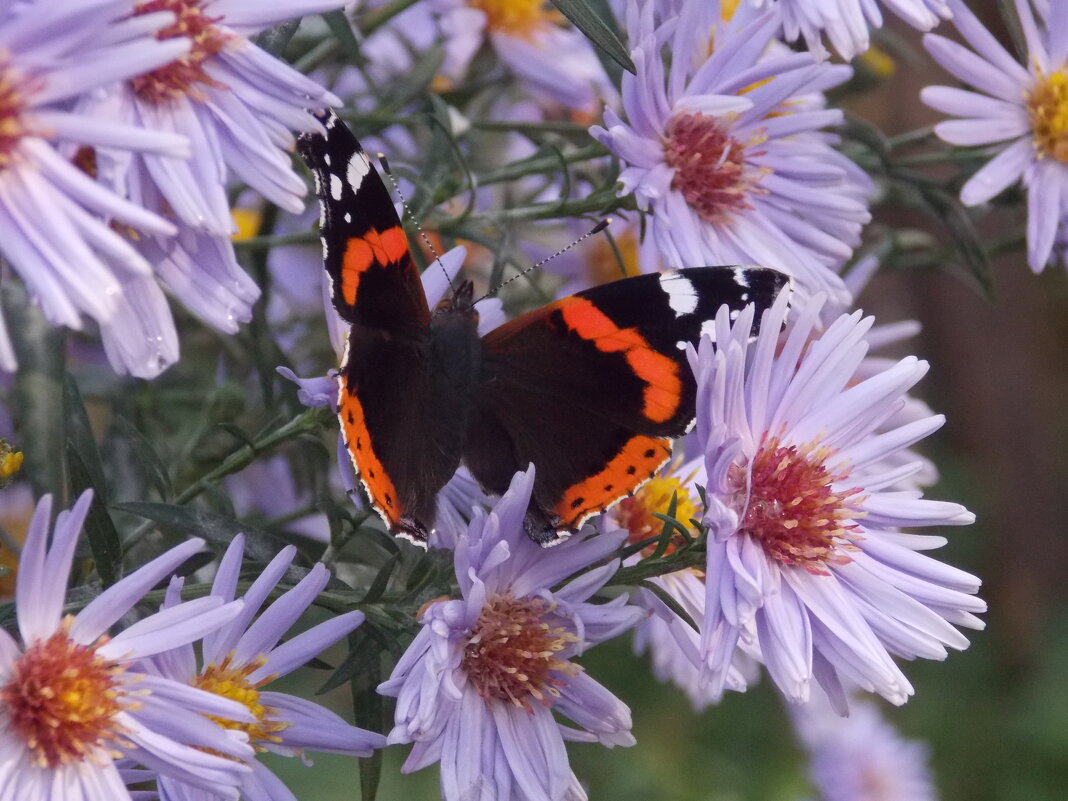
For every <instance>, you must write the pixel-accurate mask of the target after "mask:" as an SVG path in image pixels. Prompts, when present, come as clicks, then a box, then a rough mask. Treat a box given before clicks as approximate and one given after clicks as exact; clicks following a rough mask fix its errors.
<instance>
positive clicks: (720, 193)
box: [664, 113, 764, 223]
mask: <svg viewBox="0 0 1068 801" xmlns="http://www.w3.org/2000/svg"><path fill="white" fill-rule="evenodd" d="M757 144H759V140H754V141H751V142H748V143H742V142H739V141H738V140H736V139H735V138H734V137H733V136H731V134H730V131H729V128H728V124H727V122H726V121H725V120H724V119H722V118H719V117H714V116H711V115H708V114H701V113H694V114H677V115H675V117H674V118H672V120H671V122H670V123H669V125H668V128H667V134H666V136H665V139H664V159H665V161H666V162H667V164H668V166H669V167H671V168H672V169H674V170H675V176H674V178H673V179H672V182H671V186H672V188H673V189H675V190H676V191H678V192H679V193H681V194H682V196H683V198H684V199H685V200H686V202H687V204H689V206H690V208H692V209H693V210H694V211H695V212H696V213H697V215H698V216H699V217H700V218H701V219H702V220H704V221H705V222H709V223H720V222H723V221H724V220H726V219H728V218H729V217H731V216H733V215H734V214H737V213H738V212H740V211H743V210H746V209H751V208H752V205H751V204H750V203H749V200H748V196H749V195H750V194H752V193H754V192H757V191H760V190H759V189H758V188H757V187H756V184H757V182H759V180H760V179H761V178H762V177H763V174H764V173H763V172H761V171H759V170H755V169H752V168H750V167H748V166H747V165H746V163H745V159H746V155H747V150H748V149H749V148H751V147H752V146H754V145H757Z"/></svg>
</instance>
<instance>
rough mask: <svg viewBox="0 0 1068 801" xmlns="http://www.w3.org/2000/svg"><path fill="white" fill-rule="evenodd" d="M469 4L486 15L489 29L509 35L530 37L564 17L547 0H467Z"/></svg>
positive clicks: (557, 22) (556, 23)
mask: <svg viewBox="0 0 1068 801" xmlns="http://www.w3.org/2000/svg"><path fill="white" fill-rule="evenodd" d="M467 4H468V5H469V6H470V7H471V8H477V9H478V10H479V11H481V12H483V13H484V14H485V15H486V27H487V28H488V29H489V30H491V31H495V32H498V33H505V34H508V35H509V36H517V37H522V38H530V37H531V36H533V35H534V34H535V33H537V32H538V31H539V30H541V29H543V28H545V27H547V26H549V25H558V24H560V23H561V22H563V19H564V18H563V15H561V14H560V12H559V11H556V10H555V9H553V8H550V7H549V4H548V3H546V2H545V0H467Z"/></svg>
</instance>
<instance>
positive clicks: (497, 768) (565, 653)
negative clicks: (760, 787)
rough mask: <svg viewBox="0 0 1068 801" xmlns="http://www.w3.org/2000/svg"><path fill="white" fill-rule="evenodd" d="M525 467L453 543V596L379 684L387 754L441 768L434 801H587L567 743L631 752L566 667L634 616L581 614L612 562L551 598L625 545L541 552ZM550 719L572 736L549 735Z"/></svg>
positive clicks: (602, 609)
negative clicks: (534, 537)
mask: <svg viewBox="0 0 1068 801" xmlns="http://www.w3.org/2000/svg"><path fill="white" fill-rule="evenodd" d="M533 484H534V468H533V466H532V467H530V468H529V469H528V470H527V471H526V472H525V473H517V474H516V476H515V478H514V479H513V480H512V484H511V486H510V487H509V489H508V491H507V492H506V493H505V494H504V495H503V496H502V497H501V499H500V501H499V502H498V503H497V504H496V506H494V508H493V510H492V511H491V512H489V513H488V514H486V513H483V512H481V511H479V512H477V513H476V515H475V518H474V520H473V521H472V523H471V526H470V528H469V529H468V531H467V533H466V534H464V535H462V536H460V537H459V540H458V542H457V544H456V551H455V564H456V579H457V581H458V583H459V586H460V593H461V597H460V598H457V599H453V600H447V601H436V602H434V603H432V604H430V605H429V606H427V607H426V609H425V611H424V612H423V615H422V619H421V621H420V622H421V624H422V628H421V629H420V631H419V634H418V635H417V636H416V638H415V640H414V641H413V642H412V644H411V645H410V646H409V647H408V650H407V651H406V652H405V653H404V655H403V656H402V657H401V659H400V661H399V662H398V663H397V666H396V668H395V669H394V671H393V675H392V676H391V677H390V679H389V680H388V681H386V682H384V683H383V684H382V685H380V686H379V692H380V693H381V694H383V695H389V696H394V697H396V698H397V708H396V717H395V724H396V725H395V726H394V728H393V731H392V732H390V735H389V742H390V743H414V745H413V747H412V751H411V753H410V754H409V756H408V759H407V761H406V762H405V763H404V767H403V771H404V772H406V773H407V772H411V771H415V770H419V769H420V768H424V767H426V766H427V765H430V764H432V763H434V762H440V763H441V794H442V797H443V798H444V799H445V801H460V799H463V801H468V800H469V799H470V800H472V801H474V799H483V800H484V801H490V799H504V798H512V799H517V801H518V800H519V799H522V800H523V801H528V800H529V799H551V801H560V800H561V799H585V798H586V795H585V793H584V792H583V791H582V788H581V787H580V786H579V784H578V780H577V779H576V777H575V775H574V773H572V772H571V769H570V768H569V767H568V762H567V754H566V752H565V750H564V740H565V739H567V740H580V741H586V742H600V743H601V744H603V745H607V746H609V747H611V746H616V745H632V744H633V743H634V738H633V737H632V736H631V734H630V710H629V709H627V707H626V706H625V705H624V704H623V702H621V701H620V700H619V699H617V698H616V697H615V696H613V695H612V694H611V693H610V692H608V691H607V690H606V689H605V688H604V687H602V686H601V685H600V684H598V683H597V682H595V681H594V680H593V679H591V678H590V677H588V676H587V675H586V674H585V673H583V672H582V669H581V668H580V667H579V666H578V665H576V664H575V663H574V662H572V661H571V659H572V657H574V656H576V655H578V654H579V653H581V652H582V651H583V650H584V649H585V648H586V647H587V646H588V645H592V644H595V643H598V642H602V641H604V640H606V639H608V638H610V637H614V636H616V635H617V634H619V633H621V632H622V631H624V630H625V629H627V628H628V627H629V626H631V625H633V624H634V623H635V622H636V621H637V620H638V619H639V618H640V617H641V616H642V615H643V614H644V613H643V612H642V611H641V610H638V609H635V608H634V607H630V606H626V605H624V604H625V598H623V597H620V598H618V599H616V600H615V601H612V602H610V603H607V604H601V605H595V604H590V603H587V601H586V599H588V598H589V597H590V596H591V595H593V593H595V592H596V591H597V590H598V589H600V588H601V587H602V586H603V585H604V584H605V582H607V581H608V579H609V578H611V576H612V574H613V573H615V571H616V569H617V568H618V566H619V563H618V561H614V562H610V563H608V564H606V565H602V566H601V567H598V568H594V569H593V570H590V571H589V572H587V573H584V574H583V575H582V576H580V577H579V578H577V579H575V580H573V581H571V582H569V583H568V584H565V585H564V586H563V587H562V588H561V589H559V590H557V591H555V592H554V591H552V590H551V589H549V588H550V587H553V586H555V585H557V584H559V583H560V582H561V581H563V580H564V579H565V578H567V577H568V576H571V575H573V574H574V573H576V572H577V571H580V570H583V569H584V568H587V567H588V566H590V565H592V564H594V563H596V562H598V561H599V560H601V559H604V558H605V557H606V556H608V555H609V554H610V553H612V551H614V550H615V549H616V548H617V547H618V546H619V544H620V542H621V540H622V537H623V534H622V532H617V533H616V534H602V535H600V536H598V537H592V538H587V539H582V538H580V537H577V536H576V537H572V538H571V539H569V540H566V541H564V542H563V543H561V544H560V545H559V546H557V547H555V548H553V549H551V550H543V549H541V548H539V547H538V546H537V545H534V544H533V543H532V542H531V541H530V540H529V539H528V538H527V536H526V534H524V532H523V525H522V524H523V516H524V515H525V514H526V508H527V503H528V502H529V501H530V491H531V488H532V487H533ZM554 713H559V714H560V715H562V716H564V717H568V718H570V719H571V720H572V721H574V722H575V723H576V724H578V728H577V729H576V728H571V727H565V726H563V724H561V723H558V722H557V720H556V718H555V717H554Z"/></svg>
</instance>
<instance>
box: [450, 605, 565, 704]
mask: <svg viewBox="0 0 1068 801" xmlns="http://www.w3.org/2000/svg"><path fill="white" fill-rule="evenodd" d="M554 606H555V605H554V604H551V603H549V602H548V601H546V600H545V599H543V598H513V597H512V596H511V595H510V594H506V595H495V596H492V597H491V598H489V600H488V601H487V603H486V605H485V607H483V609H482V613H481V614H480V615H479V616H478V620H477V621H476V622H475V625H474V626H473V627H472V628H471V633H470V635H469V637H468V639H467V644H466V646H465V647H464V655H463V667H464V670H465V671H466V672H467V677H468V679H470V680H471V683H472V684H474V686H475V687H476V689H477V690H478V694H479V695H481V696H482V698H484V699H485V700H487V701H489V700H493V699H496V700H501V701H508V702H510V703H512V704H514V705H515V706H521V707H523V708H524V709H526V710H527V711H528V712H530V711H533V708H532V705H531V699H533V700H534V701H536V702H537V703H539V704H541V705H542V706H552V703H553V699H554V698H556V697H558V696H559V695H560V691H559V690H557V689H556V688H557V687H558V686H560V685H561V684H563V683H564V682H563V677H564V676H574V675H575V674H576V673H578V672H579V670H581V668H579V666H578V665H575V664H572V663H571V662H568V661H567V660H566V659H560V658H559V657H558V656H557V654H558V653H559V652H560V651H562V650H564V648H566V647H567V646H568V645H569V644H571V643H576V642H578V641H579V640H578V637H576V636H575V635H574V634H572V633H571V632H569V631H568V630H567V629H566V628H564V627H563V626H553V625H552V624H551V623H549V622H547V621H546V618H547V617H548V616H549V615H550V614H551V613H552V611H553V608H554Z"/></svg>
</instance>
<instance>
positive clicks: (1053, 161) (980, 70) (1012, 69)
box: [920, 0, 1068, 273]
mask: <svg viewBox="0 0 1068 801" xmlns="http://www.w3.org/2000/svg"><path fill="white" fill-rule="evenodd" d="M949 3H950V8H951V9H952V11H953V24H954V25H955V26H956V27H957V30H958V31H960V34H961V36H962V37H964V40H965V41H966V42H967V43H968V44H969V45H970V46H971V47H972V50H969V49H968V48H967V47H965V46H964V45H961V44H958V43H956V42H953V41H950V40H949V39H946V38H944V37H942V36H936V35H934V34H928V35H927V36H925V37H924V39H923V43H924V46H925V47H926V48H927V51H928V52H929V53H930V54H931V55H932V56H933V57H934V59H935V61H937V62H938V63H939V64H941V65H942V66H943V67H944V68H945V69H946V70H947V71H948V72H950V73H952V74H953V75H954V76H956V77H957V78H959V79H960V80H961V81H963V82H965V83H966V84H968V85H969V86H972V87H974V89H975V91H971V90H966V89H957V88H954V87H949V86H928V87H927V88H926V89H924V90H923V92H922V93H921V94H920V97H921V98H922V99H923V102H924V103H926V104H927V105H929V106H931V107H932V108H935V109H938V110H939V111H942V112H945V113H946V114H952V115H954V116H957V117H960V118H961V119H956V120H949V121H947V122H941V123H939V124H938V125H936V126H935V133H936V134H938V136H939V137H940V138H941V139H943V140H944V141H946V142H949V143H950V144H953V145H962V146H971V145H978V146H984V147H986V146H993V149H995V150H997V151H998V152H997V155H996V156H994V158H992V159H991V160H990V161H989V162H987V163H986V164H985V165H984V166H983V167H982V168H980V169H979V171H978V172H976V173H975V175H973V176H972V177H971V178H970V179H969V180H968V182H967V183H965V184H964V186H963V187H962V188H961V192H960V199H961V202H962V203H964V204H965V205H966V206H975V205H978V204H980V203H985V202H986V201H988V200H990V199H991V198H993V197H994V196H996V195H998V194H1000V193H1001V192H1002V191H1004V190H1005V189H1007V188H1008V187H1010V186H1012V185H1014V184H1016V183H1017V182H1018V181H1021V180H1022V181H1023V184H1024V186H1025V187H1026V188H1027V263H1028V264H1030V265H1031V269H1032V270H1034V271H1035V272H1036V273H1037V272H1041V271H1042V270H1043V268H1044V267H1045V266H1046V263H1047V262H1048V261H1049V260H1050V256H1051V254H1052V251H1053V247H1054V243H1055V240H1056V237H1057V232H1058V230H1060V229H1061V228H1062V226H1063V225H1064V221H1065V219H1068V4H1066V3H1065V2H1064V1H1063V0H1054V2H1053V3H1052V5H1051V6H1050V9H1051V10H1050V12H1049V19H1050V21H1049V24H1048V25H1047V24H1042V16H1044V15H1042V16H1040V18H1039V19H1038V20H1036V18H1035V15H1034V14H1033V13H1032V10H1031V6H1030V5H1029V3H1028V2H1027V0H1018V2H1017V3H1016V10H1017V12H1018V13H1019V15H1020V23H1021V25H1022V27H1023V31H1024V35H1025V37H1026V41H1027V60H1026V62H1025V64H1020V63H1019V62H1018V61H1017V60H1016V59H1015V58H1013V57H1012V56H1011V55H1010V54H1009V53H1008V52H1007V51H1006V50H1005V48H1003V47H1002V46H1001V45H1000V44H998V42H997V40H996V39H995V38H994V36H993V35H992V34H991V33H990V32H989V31H987V30H986V28H984V27H983V25H982V23H981V22H979V20H978V19H976V17H975V15H974V14H972V12H971V11H969V10H968V8H967V7H966V6H965V5H964V4H963V3H961V2H959V0H949ZM1040 9H1041V6H1040ZM973 51H974V52H973Z"/></svg>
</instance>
